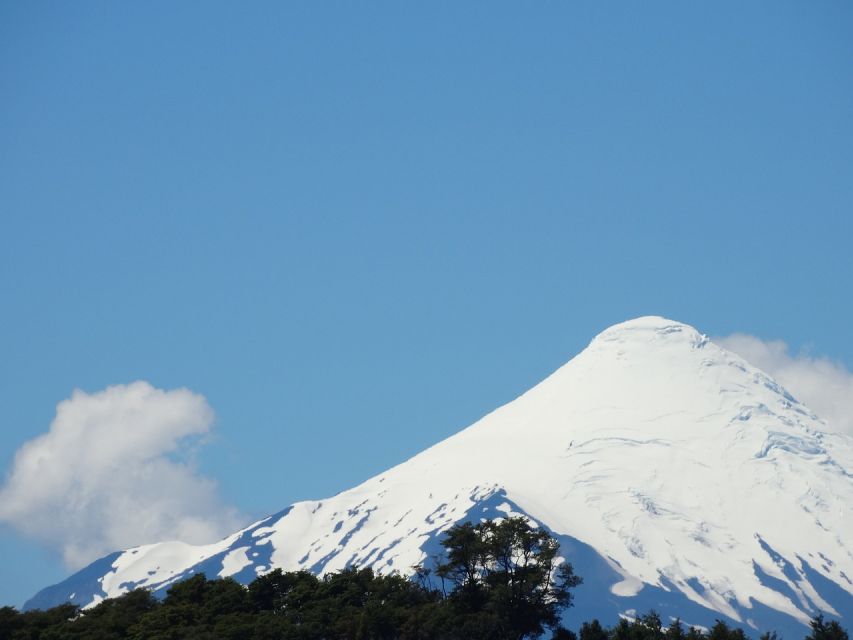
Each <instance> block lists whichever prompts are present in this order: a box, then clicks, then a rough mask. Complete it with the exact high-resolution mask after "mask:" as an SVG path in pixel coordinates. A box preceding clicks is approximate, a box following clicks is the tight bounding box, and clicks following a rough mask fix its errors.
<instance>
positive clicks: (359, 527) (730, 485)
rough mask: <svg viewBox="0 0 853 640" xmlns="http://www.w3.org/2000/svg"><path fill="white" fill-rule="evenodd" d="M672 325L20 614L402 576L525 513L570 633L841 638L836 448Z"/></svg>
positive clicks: (851, 539) (119, 563) (619, 334)
mask: <svg viewBox="0 0 853 640" xmlns="http://www.w3.org/2000/svg"><path fill="white" fill-rule="evenodd" d="M824 428H825V424H824V423H823V422H822V421H821V420H820V418H819V417H818V416H816V415H814V414H813V413H812V412H811V411H810V410H809V409H808V408H807V407H805V406H804V405H802V404H801V403H799V402H798V401H797V400H796V399H795V398H794V397H793V396H792V395H791V394H790V393H788V392H787V391H786V390H785V389H783V388H782V387H781V386H780V385H778V384H777V383H776V382H774V380H773V379H772V378H770V377H769V376H767V375H766V374H764V373H762V372H761V371H759V370H758V369H756V368H755V367H753V366H751V365H750V364H749V363H747V362H746V361H744V360H743V359H742V358H740V357H738V356H737V355H735V354H733V353H731V352H728V351H726V350H724V349H722V348H721V347H719V346H717V345H716V344H714V343H713V342H711V341H709V340H708V338H707V337H706V336H704V335H701V334H700V333H699V332H698V331H696V330H695V329H693V328H692V327H689V326H687V325H684V324H681V323H678V322H673V321H671V320H667V319H664V318H659V317H645V318H639V319H636V320H632V321H629V322H625V323H622V324H619V325H616V326H613V327H611V328H609V329H607V330H606V331H604V332H603V333H601V334H599V335H598V336H597V337H596V338H595V339H594V340H593V341H592V342H591V343H590V345H589V346H588V347H587V348H586V349H585V350H584V351H583V352H582V353H580V354H579V355H578V356H576V357H575V358H573V359H572V360H571V361H570V362H568V363H567V364H566V365H564V366H563V367H561V368H560V369H558V370H557V371H556V372H554V373H553V374H552V375H551V376H549V377H548V378H547V379H545V380H544V381H542V382H541V383H540V384H538V385H536V386H535V387H534V388H532V389H531V390H529V391H528V392H527V393H525V394H524V395H522V396H521V397H519V398H517V399H515V400H514V401H512V402H510V403H509V404H506V405H504V406H503V407H501V408H499V409H497V410H496V411H494V412H492V413H490V414H489V415H487V416H485V417H484V418H482V419H481V420H479V421H477V422H476V423H474V424H473V425H471V426H470V427H468V428H467V429H464V430H463V431H461V432H459V433H458V434H456V435H454V436H452V437H450V438H448V439H447V440H444V441H443V442H440V443H439V444H437V445H435V446H433V447H431V448H429V449H427V450H426V451H424V452H422V453H420V454H418V455H417V456H415V457H413V458H411V459H410V460H408V461H406V462H404V463H402V464H400V465H398V466H396V467H394V468H392V469H389V470H388V471H387V472H385V473H382V474H380V475H378V476H376V477H374V478H371V479H369V480H367V481H366V482H364V483H363V484H361V485H359V486H357V487H355V488H353V489H350V490H348V491H344V492H343V493H340V494H338V495H336V496H334V497H332V498H329V499H325V500H317V501H308V502H300V503H297V504H294V505H292V506H290V507H288V508H287V509H285V510H284V511H282V512H280V513H278V514H275V515H273V516H270V517H269V518H266V519H264V520H261V521H259V522H256V523H254V524H252V525H251V526H249V527H247V528H246V529H244V530H242V531H239V532H237V533H235V534H233V535H232V536H230V537H228V538H225V539H224V540H221V541H220V542H217V543H214V544H211V545H207V546H191V545H187V544H183V543H180V542H164V543H158V544H151V545H146V546H142V547H137V548H134V549H129V550H127V551H124V552H118V553H115V554H112V555H110V556H107V557H106V558H103V559H101V560H99V561H97V562H95V563H94V564H93V565H91V566H90V567H88V568H87V569H84V570H83V571H81V572H79V573H78V574H76V575H75V576H72V577H71V578H69V579H68V580H67V581H65V582H63V583H61V584H59V585H56V586H54V587H49V588H48V589H45V590H44V591H42V592H41V593H39V594H38V595H37V596H35V597H34V598H33V599H32V600H30V602H28V603H27V606H29V607H45V606H51V605H54V604H57V603H59V602H64V601H66V600H69V599H70V600H72V601H74V602H76V603H79V604H81V605H89V604H91V603H93V602H97V601H98V600H100V599H102V598H104V597H109V596H116V595H119V594H121V593H123V592H124V591H127V590H128V589H131V588H133V587H137V586H145V587H149V588H151V589H154V590H159V591H163V590H165V589H166V588H168V586H169V585H170V584H171V583H173V582H174V581H176V580H179V579H181V578H182V577H186V576H187V575H188V574H190V573H193V572H199V571H203V572H204V573H206V574H207V575H208V576H211V577H215V576H234V577H235V578H236V579H238V580H240V581H242V582H249V581H251V580H252V579H253V578H254V577H255V576H256V575H258V574H261V573H264V572H266V571H269V570H271V569H273V568H276V567H280V568H282V569H285V570H294V569H303V568H304V569H310V570H311V571H314V572H318V573H324V572H329V571H336V570H339V569H342V568H344V567H346V566H349V565H359V566H371V567H373V568H374V569H376V570H379V571H392V570H397V571H400V572H402V573H406V572H409V571H410V570H411V567H412V566H413V565H415V564H418V563H424V562H427V563H428V558H429V556H430V555H431V554H434V553H436V552H437V551H438V550H439V549H440V546H439V543H438V540H439V539H440V537H441V535H440V534H441V532H442V531H443V530H445V529H446V528H447V527H449V526H451V525H452V524H453V523H455V522H458V521H464V520H478V519H480V518H483V517H487V518H488V517H499V516H500V515H502V514H505V513H520V514H526V515H527V516H528V517H530V518H531V519H532V520H534V521H535V522H537V523H538V524H540V525H541V526H544V527H547V528H548V529H549V530H550V531H551V532H552V533H553V534H554V535H556V536H557V537H558V538H559V539H560V541H561V543H562V549H563V555H564V556H565V557H566V558H567V559H568V560H569V561H571V562H572V563H573V564H574V565H575V569H576V571H577V573H579V574H580V575H581V576H582V577H583V578H584V581H585V582H584V584H583V585H582V586H581V587H579V588H578V589H577V591H576V606H575V608H574V609H572V610H571V611H570V613H569V615H568V617H567V623H568V624H569V626H572V625H574V624H576V622H577V621H579V620H586V619H590V618H592V617H599V618H601V619H602V620H603V621H604V622H605V623H607V624H610V623H612V622H613V621H614V620H615V616H616V615H617V614H618V613H625V612H630V611H631V610H636V611H639V612H644V611H646V610H648V609H650V608H655V609H657V610H658V611H659V612H661V613H662V614H663V617H664V619H666V618H667V617H669V616H681V617H682V618H683V619H684V620H685V621H686V622H688V623H696V624H703V625H709V624H710V623H712V622H713V620H714V619H715V618H724V619H726V620H728V621H729V622H735V623H739V624H741V625H743V626H745V627H747V628H749V627H751V628H754V629H755V628H758V629H762V630H763V629H776V630H777V631H782V632H783V633H784V632H786V631H788V633H785V635H786V637H798V636H801V635H802V634H803V632H804V631H805V627H804V626H801V625H802V624H805V623H807V622H808V619H809V618H810V617H811V616H812V615H814V614H815V613H817V612H818V611H823V612H824V613H826V614H829V615H830V616H839V617H841V618H842V623H843V624H846V625H847V626H851V623H853V440H851V439H850V438H849V437H846V436H842V435H837V434H832V433H827V432H826V431H824Z"/></svg>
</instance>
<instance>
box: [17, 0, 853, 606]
mask: <svg viewBox="0 0 853 640" xmlns="http://www.w3.org/2000/svg"><path fill="white" fill-rule="evenodd" d="M0 95H2V96H3V99H2V100H0V222H2V227H0V230H2V232H0V294H2V310H3V313H2V314H0V330H2V336H3V337H2V342H0V344H2V354H0V400H2V402H0V424H2V429H0V467H2V470H3V471H2V472H3V473H4V474H5V473H11V472H10V469H11V468H12V462H13V458H14V455H15V452H16V451H17V450H18V449H19V448H20V447H21V446H22V445H23V444H24V443H25V442H27V441H30V440H32V439H33V438H36V437H38V436H39V435H41V434H44V433H46V432H47V431H48V429H49V428H50V425H51V421H52V420H53V419H54V414H55V412H56V405H57V403H59V402H61V401H62V400H64V399H66V398H69V397H70V396H71V393H72V391H73V390H74V389H76V388H79V389H82V390H83V391H85V392H87V393H89V394H96V393H97V392H99V391H101V390H103V389H105V388H106V387H108V386H110V385H117V384H128V383H131V382H133V381H136V380H145V381H148V382H149V383H150V384H151V385H153V386H154V387H156V388H160V389H170V390H171V389H175V388H178V387H186V388H188V389H190V390H191V391H192V392H194V393H195V394H199V395H200V396H203V397H204V398H205V399H206V401H207V403H208V404H209V407H210V408H211V409H212V411H213V412H214V413H215V419H214V420H213V422H212V426H211V427H209V428H208V427H205V428H203V429H201V431H200V432H199V433H201V435H202V437H203V443H199V442H196V443H195V445H194V446H193V447H192V448H191V450H187V449H186V448H177V449H174V450H165V453H164V455H165V456H166V457H167V458H170V459H172V458H180V459H181V460H186V459H187V458H189V459H190V460H191V461H192V462H191V463H192V464H193V465H194V467H192V468H193V469H194V470H195V472H196V473H197V474H198V475H199V476H200V477H205V478H210V479H214V480H215V481H216V482H217V483H218V489H217V491H218V496H219V499H220V500H221V504H222V505H226V506H227V508H229V509H232V508H233V509H235V510H236V511H237V512H238V514H239V515H238V516H237V517H238V518H243V519H246V518H248V519H251V518H253V517H256V516H261V515H265V514H266V513H269V512H272V511H276V510H278V509H280V508H282V507H284V506H286V505H287V504H289V503H290V502H292V501H295V500H298V499H304V498H319V497H324V496H326V495H331V494H333V493H336V492H338V491H340V490H343V489H345V488H347V487H349V486H351V485H353V484H355V483H357V482H359V481H361V480H363V479H365V478H367V477H368V476H370V475H372V474H374V473H377V472H380V471H382V470H383V469H385V468H387V467H389V466H391V465H393V464H395V463H397V462H400V461H402V460H403V459H405V458H406V457H408V456H411V455H413V454H415V453H417V452H418V451H419V450H421V449H423V448H425V447H426V446H428V445H430V444H432V443H434V442H436V441H438V440H440V439H442V438H444V437H446V436H448V435H450V434H452V433H454V432H455V431H457V430H458V429H460V428H462V427H464V426H466V425H467V424H469V423H470V422H472V421H473V420H475V419H476V418H478V417H479V416H481V415H482V414H484V413H485V412H487V411H490V410H491V409H493V408H495V407H496V406H498V405H499V404H502V403H504V402H506V401H508V400H510V399H512V398H513V397H515V396H516V395H517V394H519V393H521V392H522V391H524V390H525V389H527V388H528V387H530V386H532V385H533V384H535V383H536V382H537V381H539V380H540V379H541V378H543V377H544V376H546V375H547V374H548V373H550V372H551V371H552V370H553V369H555V368H556V367H558V366H559V365H561V364H562V363H563V362H565V361H566V360H568V359H569V358H570V357H571V356H572V355H574V354H575V353H577V352H578V351H580V350H581V349H582V348H583V347H584V346H585V345H586V343H587V342H588V341H589V340H590V339H591V337H592V336H593V335H594V334H596V333H597V332H599V331H601V330H602V329H604V328H605V327H607V326H609V325H611V324H614V323H616V322H620V321H622V320H625V319H628V318H631V317H635V316H639V315H646V314H658V315H665V316H669V317H673V318H675V319H678V320H681V321H684V322H688V323H690V324H693V325H694V326H696V327H697V328H699V329H700V330H702V331H705V332H707V333H709V334H712V335H719V336H723V335H729V334H732V333H736V332H741V333H747V334H751V335H753V336H757V337H759V338H761V339H765V340H767V339H781V340H784V341H785V343H787V345H788V346H789V348H790V352H791V353H792V354H794V356H796V355H798V354H801V353H802V352H803V351H802V350H804V349H805V350H806V351H807V353H810V354H815V355H823V356H827V357H828V358H830V359H832V360H834V361H835V362H836V364H837V367H838V368H839V370H842V371H846V370H848V369H850V368H851V367H853V342H851V340H850V333H849V332H850V318H851V315H853V302H851V295H850V292H851V282H853V255H851V244H853V243H851V239H853V222H851V214H853V179H851V176H853V117H852V116H851V114H853V5H851V4H850V3H846V2H822V3H802V2H772V3H771V2H755V3H747V4H744V3H714V4H713V5H712V4H700V3H681V2H660V3H654V4H651V3H620V4H610V3H608V4H607V5H606V6H604V5H602V4H601V3H594V2H586V3H577V2H567V3H540V4H537V5H530V4H519V3H502V2H498V3H480V2H477V3H465V4H460V3H434V4H431V5H430V6H425V5H415V4H414V3H396V2H395V3H390V2H389V3H369V4H359V5H356V4H355V3H334V2H330V3H322V4H318V3H309V2H300V3H277V2H270V3H262V2H256V3H251V4H250V5H249V6H247V4H246V3H216V2H197V3H192V2H186V3H179V4H176V3H169V2H160V3H157V2H150V3H137V4H129V3H106V2H80V3H63V4H57V3H40V2H26V3H24V2H19V3H13V2H4V3H2V4H0ZM120 426H121V425H118V426H116V429H117V430H118V431H116V433H120ZM199 433H195V436H198V435H199ZM92 446H96V445H95V444H94V443H93V445H92ZM69 455H73V454H72V453H71V452H69ZM0 507H2V505H0ZM140 508H142V509H144V508H145V505H140ZM223 508H224V507H223ZM246 522H248V520H246ZM54 538H55V536H54ZM55 543H56V540H55V539H54V544H53V545H51V544H46V543H45V541H44V540H41V541H39V540H36V539H35V538H34V537H33V536H32V535H25V534H23V533H21V531H20V527H18V528H16V527H15V526H14V525H13V524H10V523H9V522H7V523H6V524H5V525H4V524H0V557H2V559H3V563H4V570H3V580H2V581H0V582H2V584H0V604H13V605H20V604H21V603H22V602H23V600H24V599H26V598H27V597H29V596H30V595H32V593H34V592H35V591H36V590H37V589H39V588H41V587H43V586H45V585H47V584H49V583H52V582H55V581H57V580H59V579H61V578H62V577H64V576H65V575H67V574H68V573H69V569H68V568H67V567H66V566H64V565H63V564H62V562H61V558H60V552H59V551H58V550H57V546H56V544H55Z"/></svg>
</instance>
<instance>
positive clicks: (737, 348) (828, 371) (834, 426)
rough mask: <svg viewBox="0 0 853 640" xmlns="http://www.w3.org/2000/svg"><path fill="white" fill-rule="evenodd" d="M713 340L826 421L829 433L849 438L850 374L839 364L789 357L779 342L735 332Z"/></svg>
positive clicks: (852, 421) (852, 424) (852, 425)
mask: <svg viewBox="0 0 853 640" xmlns="http://www.w3.org/2000/svg"><path fill="white" fill-rule="evenodd" d="M714 341H715V342H716V343H717V344H719V345H721V346H722V347H724V348H726V349H729V350H730V351H733V352H735V353H736V354H738V355H739V356H741V357H742V358H744V359H746V360H747V361H748V362H750V363H752V364H753V365H755V366H756V367H758V368H759V369H762V370H763V371H765V372H766V373H768V374H770V375H771V376H773V377H774V378H775V379H776V380H777V381H779V382H780V383H781V384H782V386H784V387H785V388H786V389H788V391H790V392H791V393H792V394H793V395H794V397H795V398H797V399H798V400H800V401H801V402H803V403H804V404H806V405H807V406H808V407H809V408H811V409H812V410H813V411H814V412H815V413H816V414H818V415H819V416H820V417H821V418H823V419H824V420H826V422H827V423H828V427H829V429H830V430H831V431H839V432H841V433H846V434H849V435H853V372H851V371H849V370H848V369H847V368H846V367H845V366H844V365H843V364H840V363H838V362H834V361H833V360H830V359H829V358H826V357H817V358H816V357H812V356H810V355H808V354H800V355H796V356H793V355H791V354H790V353H789V352H788V345H787V344H786V343H785V342H783V341H782V340H762V339H760V338H756V337H755V336H750V335H746V334H742V333H735V334H733V335H730V336H727V337H725V338H715V339H714Z"/></svg>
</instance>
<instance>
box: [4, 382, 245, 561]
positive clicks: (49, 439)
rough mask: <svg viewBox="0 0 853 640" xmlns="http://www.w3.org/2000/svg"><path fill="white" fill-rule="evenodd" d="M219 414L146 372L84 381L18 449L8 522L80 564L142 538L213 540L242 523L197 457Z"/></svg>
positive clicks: (7, 494)
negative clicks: (96, 386) (103, 382)
mask: <svg viewBox="0 0 853 640" xmlns="http://www.w3.org/2000/svg"><path fill="white" fill-rule="evenodd" d="M213 418H214V414H213V410H212V409H211V408H210V406H209V405H208V403H207V401H206V400H205V398H204V396H202V395H199V394H197V393H193V392H192V391H189V390H188V389H174V390H169V391H166V390H162V389H157V388H155V387H153V386H151V385H150V384H149V383H147V382H143V381H139V382H134V383H132V384H127V385H116V386H111V387H108V388H107V389H104V390H103V391H98V392H96V393H86V392H84V391H80V390H75V391H74V392H73V393H72V395H71V397H70V398H68V399H67V400H63V401H62V402H60V403H59V405H57V408H56V417H55V418H54V419H53V422H52V423H51V425H50V429H49V430H48V432H47V433H45V434H43V435H41V436H39V437H37V438H34V439H33V440H30V441H29V442H26V443H25V444H24V445H23V446H22V447H21V448H20V449H19V450H18V451H17V453H16V454H15V459H14V462H13V464H12V468H11V471H10V473H9V475H8V478H7V480H6V483H5V485H4V486H3V487H2V488H0V523H5V524H8V525H10V526H11V527H13V528H14V529H16V530H17V531H19V532H20V533H22V534H23V535H25V536H27V537H29V538H32V539H35V540H38V541H40V542H41V543H43V544H45V545H47V546H49V547H51V548H54V549H56V550H58V551H59V552H60V553H61V554H62V558H63V560H64V562H65V564H66V565H67V566H68V567H69V568H72V569H76V568H79V567H81V566H83V565H85V564H87V563H88V562H91V561H92V560H94V559H96V558H98V557H100V556H102V555H104V554H106V553H109V552H111V551H117V550H121V549H126V548H128V547H132V546H136V545H139V544H145V543H150V542H159V541H162V540H182V541H184V542H190V543H204V542H213V541H215V540H216V539H218V538H220V537H222V536H223V535H225V534H227V533H230V532H232V531H233V530H235V529H236V528H238V526H239V524H240V519H239V515H238V513H237V511H236V510H235V509H233V508H231V507H228V506H226V505H223V504H222V502H221V500H220V499H219V496H218V494H217V488H216V484H215V482H214V481H213V480H211V479H209V478H206V477H204V476H202V475H200V474H199V473H198V471H197V470H196V469H195V468H194V466H193V464H192V462H191V461H190V460H188V458H189V453H190V451H191V449H190V447H191V446H192V443H193V442H197V441H198V439H199V438H200V437H203V436H204V435H205V434H207V433H209V431H210V428H211V425H212V423H213Z"/></svg>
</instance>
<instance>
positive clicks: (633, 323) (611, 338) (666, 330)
mask: <svg viewBox="0 0 853 640" xmlns="http://www.w3.org/2000/svg"><path fill="white" fill-rule="evenodd" d="M679 342H680V343H683V344H687V345H690V346H691V347H701V346H704V345H705V344H706V343H707V342H708V337H707V336H706V335H704V334H702V333H700V332H699V331H697V330H696V329H695V328H694V327H691V326H690V325H689V324H684V323H683V322H678V321H676V320H670V319H669V318H664V317H662V316H641V317H639V318H634V319H633V320H627V321H625V322H620V323H619V324H615V325H613V326H611V327H608V328H607V329H605V330H604V331H602V332H601V333H599V334H598V335H597V336H596V337H595V338H593V340H592V343H591V344H592V345H607V344H611V345H627V344H636V345H655V344H662V343H666V344H672V343H679Z"/></svg>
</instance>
